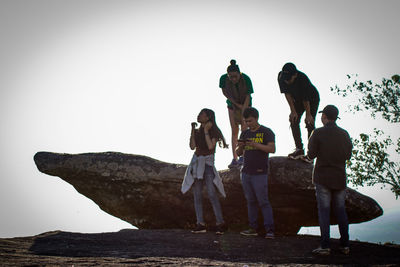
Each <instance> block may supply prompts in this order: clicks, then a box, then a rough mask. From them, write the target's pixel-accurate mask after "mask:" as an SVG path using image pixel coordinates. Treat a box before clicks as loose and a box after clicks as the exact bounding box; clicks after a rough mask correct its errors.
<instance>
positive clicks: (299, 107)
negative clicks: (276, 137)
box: [290, 99, 319, 149]
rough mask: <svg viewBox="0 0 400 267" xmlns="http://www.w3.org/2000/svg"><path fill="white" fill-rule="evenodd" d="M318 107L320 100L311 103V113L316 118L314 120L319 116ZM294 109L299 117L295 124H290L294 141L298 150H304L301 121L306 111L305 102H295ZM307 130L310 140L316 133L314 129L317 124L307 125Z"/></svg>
mask: <svg viewBox="0 0 400 267" xmlns="http://www.w3.org/2000/svg"><path fill="white" fill-rule="evenodd" d="M318 106H319V99H317V100H314V101H310V113H311V115H312V116H313V117H314V120H315V116H316V115H317V111H318ZM294 108H295V110H296V113H297V116H298V117H297V120H296V121H295V122H292V123H291V124H290V128H291V129H292V135H293V139H294V143H295V145H296V148H298V149H302V148H303V142H302V141H301V131H300V120H301V117H302V116H303V113H304V111H305V109H304V104H303V102H295V104H294ZM306 128H307V134H308V138H310V135H311V133H312V131H314V129H315V123H314V125H309V124H307V125H306Z"/></svg>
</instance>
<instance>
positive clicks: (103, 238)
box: [0, 229, 400, 267]
mask: <svg viewBox="0 0 400 267" xmlns="http://www.w3.org/2000/svg"><path fill="white" fill-rule="evenodd" d="M318 245H319V237H318V236H303V235H296V236H279V237H277V238H275V239H274V240H267V239H265V238H261V237H243V236H241V235H240V234H239V233H235V232H228V233H225V234H224V235H216V234H214V233H211V232H208V233H205V234H192V233H190V231H187V230H182V229H162V230H121V231H119V232H115V233H98V234H82V233H70V232H60V231H53V232H48V233H44V234H41V235H37V236H32V237H18V238H0V265H1V266H48V267H50V266H119V267H121V266H158V267H159V266H191V267H193V266H224V267H228V266H229V267H231V266H232V267H237V266H245V265H247V266H251V267H254V266H257V267H258V266H260V267H262V266H264V267H265V266H270V267H271V266H279V267H289V266H290V267H310V266H313V267H314V266H316V267H317V266H318V267H322V266H324V267H326V266H347V267H350V266H380V267H382V266H387V267H389V266H390V267H394V266H399V264H400V247H399V246H398V245H393V244H386V245H378V244H372V243H365V242H358V241H351V242H350V255H343V254H342V253H340V251H339V249H338V248H339V240H338V239H332V253H331V255H330V256H316V255H313V254H312V253H311V251H312V250H313V249H315V248H316V247H317V246H318Z"/></svg>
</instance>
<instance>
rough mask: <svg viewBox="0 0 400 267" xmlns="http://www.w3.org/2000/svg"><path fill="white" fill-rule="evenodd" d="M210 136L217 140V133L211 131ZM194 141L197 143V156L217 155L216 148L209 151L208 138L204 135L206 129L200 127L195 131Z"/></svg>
mask: <svg viewBox="0 0 400 267" xmlns="http://www.w3.org/2000/svg"><path fill="white" fill-rule="evenodd" d="M208 134H209V135H210V138H211V139H213V138H217V133H216V132H215V131H213V130H212V129H210V130H209V131H208ZM194 140H195V142H196V151H195V154H196V155H197V156H207V155H212V154H214V153H215V147H214V149H212V150H209V149H208V146H207V142H206V136H205V134H204V129H203V128H202V127H200V128H199V129H197V130H196V131H195V134H194Z"/></svg>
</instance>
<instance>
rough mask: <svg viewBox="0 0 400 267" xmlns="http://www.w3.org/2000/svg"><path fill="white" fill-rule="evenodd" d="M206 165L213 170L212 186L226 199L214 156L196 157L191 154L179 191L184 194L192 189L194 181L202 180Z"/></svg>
mask: <svg viewBox="0 0 400 267" xmlns="http://www.w3.org/2000/svg"><path fill="white" fill-rule="evenodd" d="M206 164H207V165H208V166H212V167H213V170H214V180H213V182H214V184H215V186H216V187H217V189H218V191H219V192H220V193H221V195H223V196H224V197H226V194H225V190H224V185H223V184H222V179H221V177H220V176H219V173H218V171H217V169H216V168H215V165H214V154H211V155H207V156H197V155H196V154H193V157H192V160H191V161H190V164H189V166H188V167H187V169H186V173H185V177H184V178H183V182H182V188H181V191H182V193H183V194H185V193H186V192H187V191H189V189H190V188H191V187H192V184H193V182H194V179H195V178H197V179H203V177H204V171H205V167H206Z"/></svg>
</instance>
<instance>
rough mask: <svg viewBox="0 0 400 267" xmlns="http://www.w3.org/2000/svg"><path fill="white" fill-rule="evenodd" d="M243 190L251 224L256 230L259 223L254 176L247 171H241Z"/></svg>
mask: <svg viewBox="0 0 400 267" xmlns="http://www.w3.org/2000/svg"><path fill="white" fill-rule="evenodd" d="M240 177H241V180H242V186H243V192H244V196H245V197H246V201H247V214H248V218H249V226H250V227H251V228H253V229H254V230H257V228H258V224H257V219H258V206H257V197H256V195H255V193H254V191H253V186H252V184H251V179H252V176H251V175H249V174H246V173H241V175H240Z"/></svg>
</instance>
